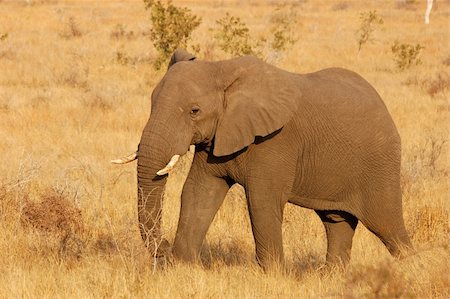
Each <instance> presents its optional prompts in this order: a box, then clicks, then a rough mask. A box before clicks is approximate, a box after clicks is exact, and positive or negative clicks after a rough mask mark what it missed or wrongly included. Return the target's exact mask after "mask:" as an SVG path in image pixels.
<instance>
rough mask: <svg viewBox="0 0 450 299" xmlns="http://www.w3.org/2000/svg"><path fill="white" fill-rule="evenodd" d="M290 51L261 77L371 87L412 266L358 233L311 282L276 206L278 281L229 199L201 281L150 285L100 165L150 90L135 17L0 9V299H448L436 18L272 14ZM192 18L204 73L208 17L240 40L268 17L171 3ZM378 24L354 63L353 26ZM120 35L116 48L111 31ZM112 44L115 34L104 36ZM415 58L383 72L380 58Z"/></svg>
mask: <svg viewBox="0 0 450 299" xmlns="http://www.w3.org/2000/svg"><path fill="white" fill-rule="evenodd" d="M285 2H286V3H288V4H289V5H290V4H293V6H292V7H291V8H289V9H293V10H296V11H297V18H298V25H297V26H298V28H296V30H295V31H296V32H297V34H298V37H299V40H298V42H297V43H296V44H295V45H294V46H292V47H291V48H290V49H289V50H288V51H286V52H284V53H283V55H282V56H281V59H280V60H279V61H278V62H277V65H278V66H279V67H282V68H284V69H287V70H290V71H294V72H299V73H305V72H310V71H314V70H319V69H322V68H325V67H330V66H340V67H345V68H349V69H352V70H354V71H356V72H358V73H360V74H361V75H363V76H364V77H365V78H367V79H368V81H370V82H371V83H372V84H373V86H375V87H376V89H377V90H378V92H379V93H380V95H381V96H382V98H383V99H384V101H385V103H386V105H387V107H388V109H389V110H390V112H391V114H392V116H393V118H394V120H395V122H396V124H397V127H398V130H399V132H400V135H401V138H402V143H403V165H402V187H403V204H404V218H405V221H406V226H407V229H408V232H409V234H410V236H411V238H412V240H413V243H414V246H415V248H416V249H417V253H416V254H415V255H413V256H410V257H408V258H406V259H404V260H401V261H397V260H394V259H393V258H392V257H390V256H389V254H388V252H387V250H386V249H385V247H384V246H383V245H382V244H381V242H380V241H379V240H378V239H377V238H376V237H375V236H373V235H372V234H371V233H369V232H368V231H367V230H366V229H365V228H364V227H363V226H362V225H360V226H359V227H358V229H357V232H356V235H355V238H354V245H353V250H352V261H351V263H350V265H349V267H348V268H347V269H346V270H345V271H344V270H340V269H334V270H329V269H328V270H326V269H323V265H324V258H325V251H326V240H325V235H324V229H323V227H322V225H321V223H320V220H319V219H318V217H317V216H316V215H315V214H314V212H313V211H310V210H307V209H302V208H299V207H294V206H290V205H289V206H287V208H286V213H285V220H284V224H283V234H284V246H285V251H286V264H287V273H281V272H270V273H264V272H263V271H262V270H261V269H260V268H259V267H258V266H257V264H256V262H255V258H254V244H253V238H252V235H251V229H250V224H249V219H248V215H247V208H246V203H245V199H244V197H243V193H242V190H241V189H240V188H239V187H233V190H232V191H231V192H230V194H229V195H228V197H227V199H226V200H225V203H224V205H223V206H222V207H221V209H220V211H219V213H218V214H217V216H216V217H215V220H214V223H213V225H212V226H211V228H210V230H209V232H208V235H207V240H206V242H205V245H204V248H203V251H202V259H203V261H204V266H203V267H201V266H193V265H185V264H180V263H175V264H172V265H168V266H167V267H166V268H165V269H155V268H154V266H153V265H152V262H151V257H150V256H149V254H148V253H147V252H146V250H145V248H144V246H143V242H142V241H141V239H140V236H139V232H138V226H137V220H136V218H137V217H136V173H135V172H136V170H135V166H134V165H132V164H131V165H127V166H122V167H117V166H114V165H111V164H110V163H109V162H108V161H109V160H110V159H112V158H115V157H117V156H121V155H123V154H126V153H128V152H131V151H133V150H135V149H136V145H137V144H138V142H139V138H140V133H141V131H142V129H143V127H144V124H145V122H146V120H147V119H148V116H149V107H150V102H149V101H150V99H149V95H150V93H151V90H152V88H153V87H154V86H155V84H156V83H157V82H158V80H159V79H160V78H161V77H162V75H163V73H162V72H155V71H154V70H153V69H152V65H151V63H152V61H153V59H154V58H155V57H156V52H155V50H154V48H153V47H152V44H151V41H150V40H149V38H148V30H149V28H150V23H149V18H148V12H146V11H145V10H144V5H143V3H142V1H112V0H111V1H58V0H48V1H45V0H31V1H19V0H17V1H0V16H1V19H0V35H2V34H6V33H7V34H8V35H7V37H6V38H4V40H2V41H0V140H1V141H0V156H1V157H2V159H1V163H0V232H1V233H0V252H1V254H0V297H5V298H6V297H35V298H41V297H51V298H55V297H78V298H89V297H155V298H156V297H160V298H235V297H237V298H279V297H281V298H330V297H332V298H334V297H336V298H340V297H342V298H360V297H363V298H396V297H408V298H411V297H415V298H448V297H449V296H450V294H449V275H448V273H449V272H450V271H449V270H450V269H449V262H448V261H449V259H450V255H449V248H448V237H449V223H448V200H449V183H448V166H449V164H448V161H447V159H448V157H449V147H448V145H449V141H448V140H449V92H450V91H449V65H450V56H449V55H450V49H449V31H448V24H449V15H450V3H449V2H448V1H439V2H437V3H436V4H437V5H435V7H434V8H433V11H432V13H431V24H430V25H428V26H426V25H424V24H423V13H424V10H425V1H395V0H389V1H384V0H383V1H381V0H380V1H331V0H330V1H326V0H321V1H319V0H317V1H285ZM175 4H177V5H183V6H188V7H189V8H191V9H192V10H193V12H194V13H195V14H197V15H199V16H201V17H202V24H201V25H200V27H199V29H198V30H197V31H195V33H194V36H193V40H194V42H195V43H198V44H200V47H201V49H202V51H201V52H200V54H199V57H200V58H204V57H206V58H208V59H222V58H226V57H227V56H226V55H225V54H224V53H222V52H221V51H220V50H219V49H218V47H217V44H215V43H214V42H213V41H212V39H211V33H210V31H209V28H211V27H213V26H214V24H215V20H217V19H219V18H221V17H223V16H224V14H225V12H227V11H228V12H230V13H231V14H232V15H235V16H239V17H241V18H242V20H243V21H245V22H246V23H247V25H248V27H249V28H250V30H251V32H252V34H253V35H254V36H258V35H260V34H270V32H268V28H267V26H266V25H265V24H266V23H267V21H268V19H269V18H270V16H271V14H273V12H274V11H275V9H276V7H277V4H278V1H256V0H248V1H231V0H230V1H175ZM373 9H376V10H377V11H378V14H379V15H381V16H382V17H383V18H384V21H385V24H384V25H383V26H382V27H380V28H379V29H378V30H376V31H375V33H374V38H375V41H374V42H373V43H370V44H367V45H365V46H364V47H363V49H362V51H361V53H360V54H359V55H358V53H357V42H356V38H355V31H356V30H357V29H358V26H359V13H361V12H363V11H368V10H373ZM120 28H122V29H123V30H121V29H120ZM121 32H122V33H121ZM397 39H398V40H399V41H400V42H405V43H410V44H416V43H420V44H421V45H423V46H425V50H424V51H423V55H422V61H423V63H422V64H421V65H418V66H414V67H412V68H410V69H408V70H406V71H403V72H400V71H398V70H397V69H396V67H395V63H394V60H393V57H392V53H391V51H390V45H392V43H393V42H394V41H395V40H397ZM188 168H189V161H188V159H185V160H184V162H183V163H180V166H179V167H178V169H177V170H176V171H175V172H174V173H173V174H171V175H170V178H169V184H168V188H167V192H166V200H165V203H164V214H163V225H164V232H165V235H166V237H167V238H168V239H169V240H173V237H174V234H175V230H176V225H177V219H178V212H179V202H180V200H179V195H180V192H181V191H180V190H181V185H182V182H183V179H184V177H185V175H186V173H187V170H188Z"/></svg>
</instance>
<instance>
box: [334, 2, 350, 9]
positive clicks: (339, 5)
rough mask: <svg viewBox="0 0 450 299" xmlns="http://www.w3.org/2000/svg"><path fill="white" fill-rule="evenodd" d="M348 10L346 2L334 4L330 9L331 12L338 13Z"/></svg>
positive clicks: (348, 5) (348, 4) (348, 6)
mask: <svg viewBox="0 0 450 299" xmlns="http://www.w3.org/2000/svg"><path fill="white" fill-rule="evenodd" d="M349 8H350V3H348V2H339V3H336V4H334V5H333V6H332V7H331V10H333V11H339V10H347V9H349Z"/></svg>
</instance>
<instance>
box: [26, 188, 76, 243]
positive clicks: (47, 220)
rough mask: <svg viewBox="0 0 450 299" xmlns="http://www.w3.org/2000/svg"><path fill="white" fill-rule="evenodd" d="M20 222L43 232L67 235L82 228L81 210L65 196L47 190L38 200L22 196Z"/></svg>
mask: <svg viewBox="0 0 450 299" xmlns="http://www.w3.org/2000/svg"><path fill="white" fill-rule="evenodd" d="M20 220H21V223H22V225H23V226H24V227H27V228H34V229H37V230H38V231H42V232H44V233H52V234H56V235H64V236H65V235H68V234H71V233H80V232H82V230H83V220H82V217H81V211H80V209H79V208H78V207H76V206H75V204H74V203H73V201H71V200H70V199H68V198H67V197H65V196H62V195H60V194H56V193H54V192H53V191H49V192H48V193H47V194H44V195H43V196H42V198H41V199H40V201H39V202H34V201H32V200H30V199H28V198H24V202H23V208H22V214H21V218H20Z"/></svg>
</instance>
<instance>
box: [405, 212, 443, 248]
mask: <svg viewBox="0 0 450 299" xmlns="http://www.w3.org/2000/svg"><path fill="white" fill-rule="evenodd" d="M406 226H407V227H408V228H409V231H410V232H411V234H412V238H413V240H414V241H416V242H420V243H425V242H433V241H442V240H443V238H446V237H448V235H449V228H448V213H447V211H446V210H445V208H444V207H439V206H437V207H434V206H429V205H425V206H423V207H418V208H416V209H415V211H414V213H413V215H412V217H409V219H408V223H407V225H406Z"/></svg>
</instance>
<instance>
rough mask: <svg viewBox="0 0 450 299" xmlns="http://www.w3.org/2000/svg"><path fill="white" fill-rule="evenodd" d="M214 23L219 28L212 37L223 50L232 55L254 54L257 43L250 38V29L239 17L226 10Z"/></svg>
mask: <svg viewBox="0 0 450 299" xmlns="http://www.w3.org/2000/svg"><path fill="white" fill-rule="evenodd" d="M216 24H217V25H218V26H219V28H218V29H216V32H215V34H214V38H215V39H216V40H217V41H218V43H219V47H220V48H221V49H222V50H223V51H224V52H226V53H228V54H231V55H233V56H242V55H249V54H254V55H255V54H256V51H255V47H256V46H257V44H256V43H255V42H254V41H253V40H252V38H251V36H250V30H249V29H248V27H247V25H246V24H245V23H244V22H243V21H241V18H239V17H234V16H232V15H230V14H229V13H228V12H227V13H226V15H225V17H223V18H221V19H219V20H217V21H216Z"/></svg>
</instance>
